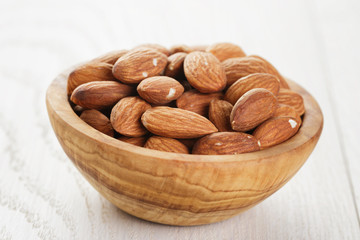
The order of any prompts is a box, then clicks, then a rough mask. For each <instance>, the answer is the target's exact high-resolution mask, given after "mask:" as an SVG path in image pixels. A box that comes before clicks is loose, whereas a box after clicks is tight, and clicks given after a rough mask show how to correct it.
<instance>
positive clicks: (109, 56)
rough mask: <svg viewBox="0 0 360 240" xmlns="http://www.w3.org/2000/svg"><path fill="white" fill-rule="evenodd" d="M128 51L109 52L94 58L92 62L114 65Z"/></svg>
mask: <svg viewBox="0 0 360 240" xmlns="http://www.w3.org/2000/svg"><path fill="white" fill-rule="evenodd" d="M127 52H128V50H115V51H111V52H107V53H105V54H103V55H101V56H99V57H97V58H94V59H93V60H91V61H90V62H103V63H109V64H111V65H114V64H115V62H116V61H117V60H118V59H119V58H120V57H121V56H123V55H124V54H125V53H127Z"/></svg>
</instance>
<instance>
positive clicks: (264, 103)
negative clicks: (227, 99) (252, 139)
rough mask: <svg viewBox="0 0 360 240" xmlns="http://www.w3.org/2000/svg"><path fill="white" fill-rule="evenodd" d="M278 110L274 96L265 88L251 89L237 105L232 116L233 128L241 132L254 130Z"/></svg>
mask: <svg viewBox="0 0 360 240" xmlns="http://www.w3.org/2000/svg"><path fill="white" fill-rule="evenodd" d="M276 108H277V100H276V97H275V96H274V94H272V93H271V92H270V91H268V90H266V89H263V88H254V89H251V90H250V91H248V92H246V93H245V94H244V95H243V96H242V97H241V98H239V100H238V101H237V102H236V103H235V105H234V107H233V109H232V111H231V114H230V122H231V127H232V129H233V130H235V131H240V132H245V131H249V130H251V129H254V128H255V127H256V126H258V125H259V124H260V123H262V122H264V121H265V120H267V119H268V118H270V117H271V116H272V115H273V113H274V112H275V110H276Z"/></svg>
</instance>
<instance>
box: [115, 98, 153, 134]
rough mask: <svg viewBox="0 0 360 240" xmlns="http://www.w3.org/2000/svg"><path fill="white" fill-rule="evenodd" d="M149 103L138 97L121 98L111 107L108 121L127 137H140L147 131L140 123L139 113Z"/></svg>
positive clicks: (147, 106) (144, 109)
mask: <svg viewBox="0 0 360 240" xmlns="http://www.w3.org/2000/svg"><path fill="white" fill-rule="evenodd" d="M150 108H151V105H150V104H148V103H147V102H145V101H144V100H142V99H141V98H139V97H126V98H123V99H121V100H120V101H119V102H118V103H117V104H116V105H115V106H114V107H113V109H112V111H111V115H110V121H111V124H112V126H113V128H114V129H115V130H116V131H117V132H118V133H120V134H122V135H125V136H128V137H141V136H143V135H145V134H146V133H147V131H146V129H145V128H144V126H143V125H142V124H141V121H140V118H141V115H142V114H143V113H144V112H145V111H146V110H147V109H150Z"/></svg>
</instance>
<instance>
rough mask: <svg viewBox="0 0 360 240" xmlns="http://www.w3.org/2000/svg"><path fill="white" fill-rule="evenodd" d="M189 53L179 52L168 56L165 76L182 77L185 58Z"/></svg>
mask: <svg viewBox="0 0 360 240" xmlns="http://www.w3.org/2000/svg"><path fill="white" fill-rule="evenodd" d="M186 56H187V53H184V52H178V53H175V54H173V55H170V56H169V57H168V65H167V66H166V68H165V73H164V74H165V76H168V77H173V78H176V77H180V76H183V75H184V74H185V73H184V60H185V57H186Z"/></svg>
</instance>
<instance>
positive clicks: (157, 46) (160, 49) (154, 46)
mask: <svg viewBox="0 0 360 240" xmlns="http://www.w3.org/2000/svg"><path fill="white" fill-rule="evenodd" d="M144 47H145V48H152V49H154V50H156V51H158V52H161V53H163V54H165V55H166V56H169V55H170V50H169V49H167V48H166V47H164V46H161V45H160V44H156V43H145V44H141V45H139V46H137V47H136V48H144ZM134 49H135V48H134Z"/></svg>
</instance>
